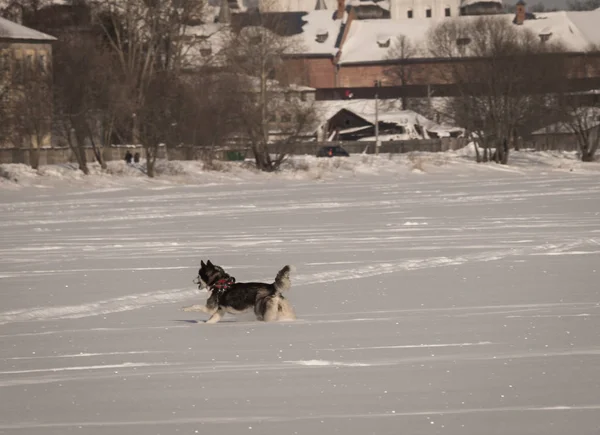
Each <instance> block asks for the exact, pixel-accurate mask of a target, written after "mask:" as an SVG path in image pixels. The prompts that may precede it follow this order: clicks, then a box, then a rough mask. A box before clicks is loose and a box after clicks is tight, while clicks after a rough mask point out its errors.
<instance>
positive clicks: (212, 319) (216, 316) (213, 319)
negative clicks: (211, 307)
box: [206, 310, 225, 323]
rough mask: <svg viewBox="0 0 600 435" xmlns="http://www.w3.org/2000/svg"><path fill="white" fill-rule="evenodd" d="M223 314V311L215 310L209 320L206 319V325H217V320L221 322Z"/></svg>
mask: <svg viewBox="0 0 600 435" xmlns="http://www.w3.org/2000/svg"><path fill="white" fill-rule="evenodd" d="M224 314H225V312H224V311H223V310H217V311H215V312H214V313H213V315H212V316H210V319H208V320H207V321H206V323H217V322H218V321H219V320H221V318H222V317H223V315H224Z"/></svg>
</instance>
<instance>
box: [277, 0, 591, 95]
mask: <svg viewBox="0 0 600 435" xmlns="http://www.w3.org/2000/svg"><path fill="white" fill-rule="evenodd" d="M493 17H494V19H498V20H505V21H506V22H508V23H513V25H515V26H518V28H519V29H528V30H530V31H531V32H532V33H533V34H535V35H537V36H538V37H539V38H540V43H541V44H543V43H544V42H546V41H548V40H550V41H553V42H554V41H560V42H561V43H562V44H563V45H564V46H565V48H566V54H565V56H566V57H567V58H568V62H570V63H571V64H572V66H573V68H572V70H573V75H574V76H576V77H577V78H580V79H596V80H600V49H599V47H600V26H598V25H597V24H596V23H600V9H597V10H595V11H582V12H575V11H573V12H567V11H558V12H547V13H539V14H536V15H533V14H530V13H526V11H525V7H524V5H523V4H522V3H521V5H520V7H518V8H517V14H516V15H515V14H496V15H493ZM474 19H476V17H475V16H458V17H453V16H450V17H438V18H414V19H360V17H359V15H358V13H357V9H356V7H354V6H352V5H347V4H346V3H345V2H344V1H343V0H340V1H339V2H338V8H337V10H335V11H331V10H314V11H310V12H307V13H306V14H305V15H304V16H303V17H302V20H303V21H304V22H305V24H304V25H303V27H302V30H301V33H300V34H298V35H296V36H294V37H295V38H297V39H298V40H299V41H300V45H299V46H300V47H302V48H301V49H300V50H296V51H295V53H294V54H293V55H290V56H289V58H288V60H287V68H288V69H290V70H294V71H297V80H298V82H299V83H301V84H303V85H306V86H311V87H314V88H317V89H323V88H344V87H348V88H363V87H372V86H373V85H374V83H375V81H379V82H380V83H381V85H382V86H388V87H391V86H400V85H404V86H407V85H408V86H410V85H414V86H427V85H447V84H449V83H448V81H447V77H448V76H449V74H447V73H445V72H447V69H448V68H449V67H450V65H449V62H455V61H456V59H445V58H435V57H433V56H432V54H431V52H430V50H429V49H428V35H429V32H430V31H431V30H432V29H433V28H434V27H435V26H437V25H439V24H440V23H442V22H444V21H445V20H457V21H458V22H468V21H469V20H474ZM399 38H403V39H404V41H406V44H409V46H410V49H411V52H410V55H407V56H404V57H403V56H402V55H401V53H400V55H399V54H398V50H396V53H394V52H393V47H394V46H395V45H396V44H397V41H398V40H399ZM465 39H466V40H468V38H465ZM457 43H459V41H457ZM594 46H595V49H594ZM583 63H585V66H583ZM399 65H400V66H401V67H402V68H403V69H404V70H405V71H406V77H407V78H408V79H405V80H404V83H399V82H398V80H397V78H394V75H393V74H389V72H390V70H391V69H393V68H398V66H399ZM578 65H579V66H578Z"/></svg>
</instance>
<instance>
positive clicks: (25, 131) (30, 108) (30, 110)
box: [8, 56, 52, 169]
mask: <svg viewBox="0 0 600 435" xmlns="http://www.w3.org/2000/svg"><path fill="white" fill-rule="evenodd" d="M16 62H17V64H16V65H15V68H14V69H13V73H12V80H11V87H12V95H11V98H10V105H9V106H10V109H9V110H10V112H9V116H8V119H9V122H8V124H9V125H10V131H11V134H12V137H13V140H12V142H13V143H14V144H18V145H21V146H23V147H25V148H29V161H30V165H31V167H32V168H34V169H37V168H38V166H39V150H40V148H41V147H42V146H44V145H49V144H50V143H49V142H50V141H49V138H50V132H51V120H52V72H51V65H49V64H48V63H47V59H46V58H40V59H35V58H34V57H33V56H31V57H26V58H20V59H16Z"/></svg>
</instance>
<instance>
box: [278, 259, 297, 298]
mask: <svg viewBox="0 0 600 435" xmlns="http://www.w3.org/2000/svg"><path fill="white" fill-rule="evenodd" d="M293 271H295V268H294V266H289V265H288V266H284V267H283V269H281V270H280V271H279V273H278V274H277V276H276V277H275V282H274V283H273V285H274V286H275V290H277V291H278V292H283V291H286V290H289V289H290V287H291V286H292V281H291V280H290V273H291V272H293Z"/></svg>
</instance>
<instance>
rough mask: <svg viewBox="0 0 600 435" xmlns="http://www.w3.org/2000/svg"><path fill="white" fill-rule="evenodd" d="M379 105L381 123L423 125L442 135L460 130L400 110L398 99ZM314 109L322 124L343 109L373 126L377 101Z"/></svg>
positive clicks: (336, 103)
mask: <svg viewBox="0 0 600 435" xmlns="http://www.w3.org/2000/svg"><path fill="white" fill-rule="evenodd" d="M378 104H379V113H378V119H379V121H380V122H389V123H395V124H398V125H402V126H413V125H421V126H423V127H424V128H425V129H427V130H431V131H435V132H440V133H444V132H447V131H449V130H452V131H455V130H457V129H458V128H457V127H451V126H446V125H442V124H438V123H436V122H434V121H432V120H430V119H428V118H426V117H425V116H423V115H421V114H419V113H417V112H414V111H412V110H402V109H399V108H398V101H397V100H396V99H389V100H388V99H382V100H379V103H378ZM314 107H315V110H316V112H317V114H318V117H319V119H320V120H321V123H322V124H323V123H325V122H326V121H328V120H329V119H331V118H332V117H333V116H334V115H335V114H336V113H338V112H339V111H340V110H342V109H345V110H348V111H350V112H352V113H354V114H356V115H358V116H360V117H361V118H363V119H364V120H365V121H368V122H370V123H371V124H375V100H372V99H356V100H332V101H316V102H315V103H314ZM322 124H321V125H322Z"/></svg>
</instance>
